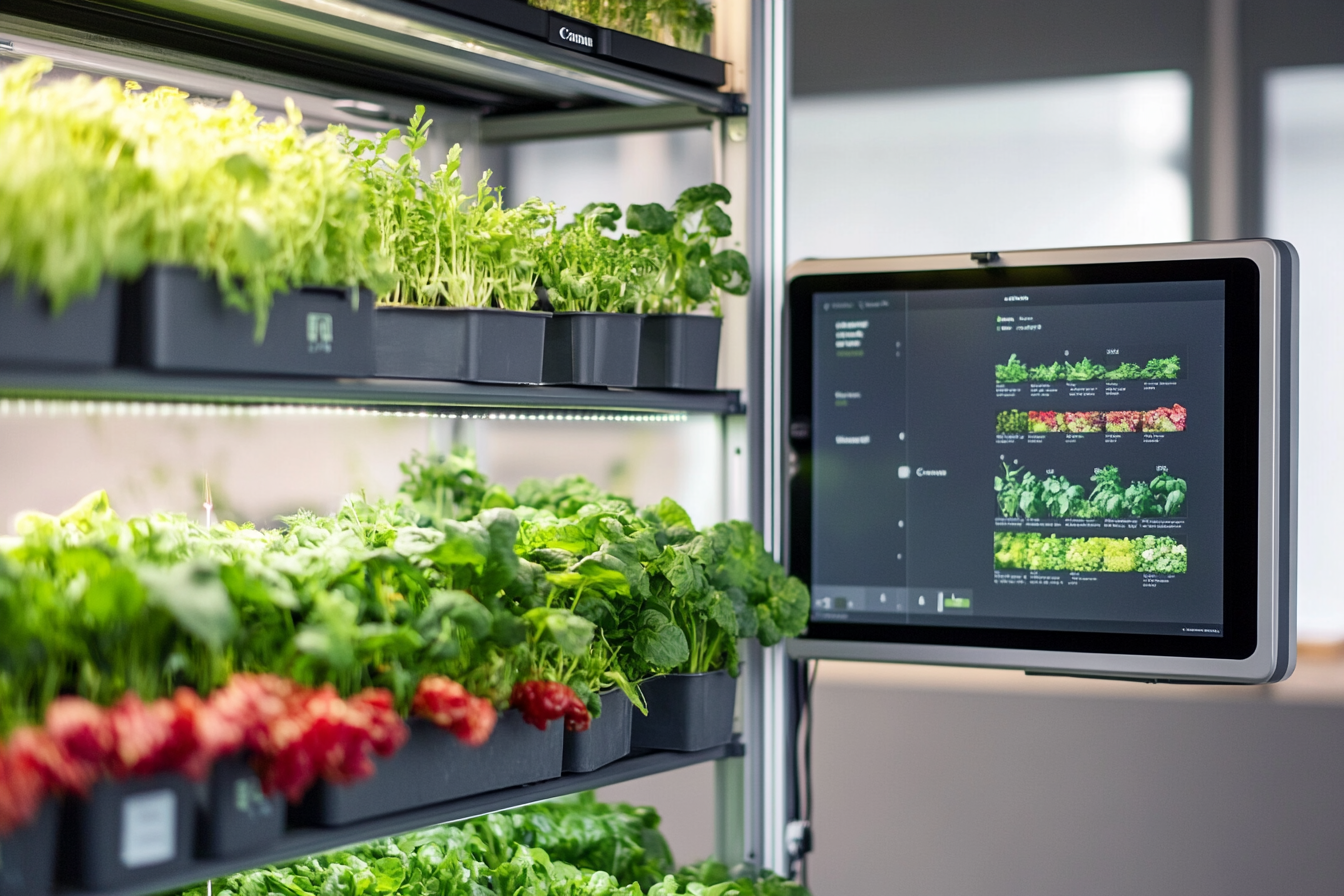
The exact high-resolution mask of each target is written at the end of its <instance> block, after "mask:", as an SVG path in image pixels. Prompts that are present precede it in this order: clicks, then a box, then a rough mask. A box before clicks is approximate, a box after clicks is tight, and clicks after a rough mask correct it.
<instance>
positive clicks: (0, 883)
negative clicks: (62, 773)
mask: <svg viewBox="0 0 1344 896" xmlns="http://www.w3.org/2000/svg"><path fill="white" fill-rule="evenodd" d="M58 817H59V815H58V813H57V809H56V802H55V801H54V800H51V799H47V800H44V801H43V802H42V808H41V809H39V810H38V812H37V816H36V817H35V818H34V819H33V820H32V821H30V822H28V824H27V825H25V826H24V827H21V828H19V829H18V830H17V831H14V832H13V833H11V834H10V835H9V836H8V837H3V838H0V896H44V894H47V893H50V892H51V878H52V874H53V872H54V871H55V870H56V829H57V824H56V823H57V820H58Z"/></svg>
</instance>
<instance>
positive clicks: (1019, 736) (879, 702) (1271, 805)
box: [811, 684, 1344, 896]
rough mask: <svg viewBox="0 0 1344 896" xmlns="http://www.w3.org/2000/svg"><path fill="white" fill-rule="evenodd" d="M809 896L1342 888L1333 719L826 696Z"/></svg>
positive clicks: (817, 755) (1338, 733) (1318, 714)
mask: <svg viewBox="0 0 1344 896" xmlns="http://www.w3.org/2000/svg"><path fill="white" fill-rule="evenodd" d="M814 705H815V706H816V713H817V719H816V721H817V727H816V730H815V733H814V735H813V737H814V751H815V752H814V768H815V774H816V791H815V792H816V800H817V806H816V813H815V821H814V824H815V842H816V852H815V853H814V855H813V857H812V862H811V864H812V871H811V882H812V884H813V888H814V890H815V892H816V894H817V896H833V894H841V893H892V894H904V893H910V894H920V896H936V894H957V896H978V894H985V896H1009V894H1036V896H1050V894H1059V896H1076V894H1084V893H1085V894H1089V896H1111V894H1114V896H1122V894H1124V896H1131V894H1140V893H1142V894H1146V896H1163V894H1171V896H1178V894H1179V896H1202V894H1208V896H1238V894H1248V896H1249V894H1262V893H1293V894H1297V896H1308V894H1317V893H1319V894H1327V893H1328V894H1339V893H1341V892H1344V763H1341V761H1340V752H1339V745H1340V744H1342V743H1344V708H1341V707H1323V706H1308V705H1292V704H1281V703H1271V702H1263V703H1260V702H1253V701H1243V700H1229V701H1221V700H1220V701H1217V702H1203V701H1195V700H1142V699H1139V700H1133V699H1090V698H1085V697H1073V696H1059V695H1051V696H1029V695H1017V694H998V695H991V694H977V693H964V692H955V691H952V692H946V691H939V692H930V691H925V692H921V691H909V690H899V689H894V688H876V687H863V686H840V685H825V684H823V685H821V686H819V688H818V691H817V693H816V696H815V704H814Z"/></svg>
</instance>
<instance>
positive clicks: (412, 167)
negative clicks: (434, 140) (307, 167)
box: [335, 106, 556, 310]
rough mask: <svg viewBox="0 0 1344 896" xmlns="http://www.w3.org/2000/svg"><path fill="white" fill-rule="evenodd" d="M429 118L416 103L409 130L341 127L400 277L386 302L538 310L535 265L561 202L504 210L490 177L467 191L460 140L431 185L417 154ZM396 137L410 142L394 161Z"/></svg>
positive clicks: (377, 228)
mask: <svg viewBox="0 0 1344 896" xmlns="http://www.w3.org/2000/svg"><path fill="white" fill-rule="evenodd" d="M424 113H425V109H424V107H423V106H417V107H416V110H415V114H414V115H413V116H412V117H411V120H410V122H409V124H408V126H407V128H406V132H405V134H402V132H401V130H400V129H399V128H393V129H392V130H390V131H387V132H385V133H382V134H379V135H377V136H376V137H375V138H373V139H368V138H355V137H354V136H352V135H351V134H350V133H349V131H348V130H345V129H344V128H341V127H338V128H336V129H335V130H336V133H337V134H338V136H339V138H340V140H341V144H342V146H343V147H344V148H345V151H346V153H348V155H349V157H350V158H351V159H352V160H353V167H354V169H355V170H356V171H357V172H358V173H359V174H360V176H361V177H362V178H363V182H364V184H365V195H366V196H367V203H368V212H367V214H368V215H369V216H370V217H371V218H372V220H373V222H374V229H375V232H376V235H377V241H378V245H379V248H380V249H381V251H382V252H383V253H384V254H385V255H387V256H388V257H389V258H390V259H391V260H392V264H393V271H394V281H393V283H392V284H391V286H390V287H389V288H388V289H386V290H384V291H383V292H382V293H380V295H379V301H380V302H384V303H387V304H396V305H418V306H446V307H455V308H462V307H487V306H491V305H494V306H497V307H500V308H508V309H513V310H527V309H529V308H531V307H532V306H533V304H534V303H535V301H536V283H537V274H538V260H537V259H538V257H539V255H540V254H541V251H542V247H543V245H544V242H545V238H546V234H547V233H548V232H549V231H550V230H551V228H552V227H553V225H554V222H555V214H556V208H555V206H554V205H550V204H548V203H544V202H541V201H540V200H537V199H529V200H527V201H526V202H524V203H522V204H521V205H519V206H518V207H516V208H508V207H506V206H505V205H504V200H503V191H502V189H501V188H498V187H495V188H492V187H491V186H490V175H491V172H489V171H486V172H485V173H484V174H483V175H482V176H481V178H480V180H479V181H478V182H477V184H476V191H475V193H474V194H467V193H466V192H465V191H464V189H463V184H462V175H461V171H460V168H461V153H462V148H461V147H460V146H458V145H456V144H454V145H453V147H452V148H451V149H450V150H449V151H448V156H447V158H446V159H445V161H444V162H443V163H442V164H441V165H440V166H439V167H438V169H437V170H436V171H435V172H434V173H433V175H432V176H431V177H430V178H429V179H428V181H425V180H423V179H422V178H421V177H420V162H419V160H418V159H417V158H416V155H415V154H416V152H418V151H419V150H420V149H421V148H422V147H423V146H424V145H425V143H426V141H427V139H428V132H429V127H430V125H431V124H432V123H433V122H432V121H427V120H425V118H424ZM394 140H396V141H399V142H400V143H401V144H402V152H401V153H400V154H399V155H397V156H396V157H395V158H393V157H392V155H391V154H390V152H389V147H390V146H391V144H392V141H394Z"/></svg>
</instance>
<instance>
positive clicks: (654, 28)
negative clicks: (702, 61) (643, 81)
mask: <svg viewBox="0 0 1344 896" xmlns="http://www.w3.org/2000/svg"><path fill="white" fill-rule="evenodd" d="M528 2H529V3H530V4H531V5H532V6H539V7H541V8H542V9H552V10H555V11H556V12H560V13H564V14H565V15H567V16H573V17H574V18H576V19H583V20H584V21H585V22H592V23H594V24H596V25H601V26H603V27H604V28H612V29H615V30H616V31H624V32H626V33H627V34H634V35H636V36H638V37H646V38H648V39H649V40H656V41H661V42H662V43H665V44H671V45H672V46H674V47H681V48H682V49H683V50H691V51H694V52H697V53H698V52H701V51H702V50H703V49H704V42H705V38H707V37H708V36H709V35H710V33H711V32H713V30H714V10H713V7H711V6H710V5H709V4H708V3H703V2H701V0H528Z"/></svg>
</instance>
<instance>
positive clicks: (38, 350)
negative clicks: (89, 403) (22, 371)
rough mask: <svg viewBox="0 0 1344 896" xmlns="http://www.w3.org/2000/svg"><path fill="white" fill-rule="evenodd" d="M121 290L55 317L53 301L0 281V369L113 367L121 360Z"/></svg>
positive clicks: (82, 301)
mask: <svg viewBox="0 0 1344 896" xmlns="http://www.w3.org/2000/svg"><path fill="white" fill-rule="evenodd" d="M118 299H119V296H118V294H117V284H116V283H115V282H114V281H112V280H104V281H103V282H102V283H101V284H100V285H99V287H98V291H97V292H95V293H94V294H93V295H92V296H79V297H77V298H75V299H72V300H71V301H70V303H69V304H68V305H66V306H65V310H64V311H63V312H61V314H60V316H58V317H53V316H52V314H51V311H50V309H49V306H48V304H47V299H46V297H45V296H42V295H40V294H38V293H37V292H34V291H20V290H19V288H18V286H17V284H15V282H14V280H13V279H12V278H4V279H0V364H24V365H34V364H39V365H44V366H54V367H111V366H112V364H113V363H114V362H115V361H116V359H117V305H118Z"/></svg>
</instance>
